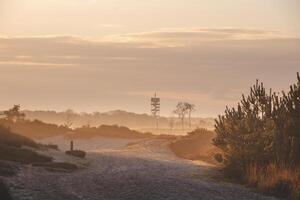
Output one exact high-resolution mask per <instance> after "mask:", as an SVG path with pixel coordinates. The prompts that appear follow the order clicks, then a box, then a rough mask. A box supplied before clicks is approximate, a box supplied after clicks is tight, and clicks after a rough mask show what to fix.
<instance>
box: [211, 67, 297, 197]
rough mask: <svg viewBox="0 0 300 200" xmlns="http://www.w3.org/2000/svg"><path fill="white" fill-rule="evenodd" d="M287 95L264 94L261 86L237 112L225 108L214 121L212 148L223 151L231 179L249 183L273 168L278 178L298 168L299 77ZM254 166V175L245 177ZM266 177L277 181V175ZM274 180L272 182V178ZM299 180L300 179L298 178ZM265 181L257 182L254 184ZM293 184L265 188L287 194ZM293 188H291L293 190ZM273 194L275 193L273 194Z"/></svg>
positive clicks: (238, 107)
mask: <svg viewBox="0 0 300 200" xmlns="http://www.w3.org/2000/svg"><path fill="white" fill-rule="evenodd" d="M297 80H298V81H297V83H296V84H293V85H291V86H290V90H289V92H288V93H285V92H282V96H279V94H278V93H275V92H274V93H272V90H270V92H267V91H266V89H265V87H264V85H263V83H259V82H258V81H257V82H256V84H255V85H254V86H253V87H251V88H250V94H249V95H248V96H244V95H243V96H242V100H241V101H240V103H239V104H238V105H237V108H228V107H226V110H225V114H224V115H223V116H219V118H218V119H217V120H216V125H215V131H216V137H215V138H214V145H216V146H217V147H218V148H219V149H221V150H222V155H223V163H224V165H225V169H224V172H225V173H226V174H227V175H228V176H229V177H231V178H237V179H239V180H246V181H248V182H251V184H252V185H255V184H253V181H251V176H254V177H255V174H258V175H259V176H263V177H264V176H265V175H266V174H268V173H269V171H268V167H269V166H271V165H275V166H276V167H277V168H278V172H277V173H279V174H281V173H284V172H285V169H297V168H299V166H300V156H299V154H300V131H299V130H300V76H299V73H298V74H297ZM253 165H255V166H256V168H257V169H255V170H256V171H255V172H254V171H252V172H251V173H247V170H249V168H251V166H253ZM269 176H275V177H277V174H276V173H271V174H269ZM275 177H273V178H275ZM297 178H298V179H299V177H297ZM266 180H269V179H264V181H259V180H257V184H260V183H263V182H265V181H266ZM295 183H296V182H295V181H291V182H290V181H289V180H285V179H284V180H277V181H276V182H274V183H272V184H270V186H268V187H266V188H269V189H270V188H271V187H274V188H273V190H278V191H282V192H286V193H289V192H290V189H289V188H290V186H288V185H289V184H295ZM295 187H296V186H295V185H293V188H295ZM272 193H274V194H275V193H276V192H272Z"/></svg>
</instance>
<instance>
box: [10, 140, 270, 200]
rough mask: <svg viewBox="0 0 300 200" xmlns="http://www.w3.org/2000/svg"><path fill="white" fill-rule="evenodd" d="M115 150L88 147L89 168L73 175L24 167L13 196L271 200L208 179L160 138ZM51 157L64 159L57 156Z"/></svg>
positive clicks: (39, 198) (202, 169)
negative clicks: (175, 154) (180, 157)
mask: <svg viewBox="0 0 300 200" xmlns="http://www.w3.org/2000/svg"><path fill="white" fill-rule="evenodd" d="M116 146H117V145H115V146H114V149H109V150H108V149H107V148H106V149H101V148H100V149H98V150H96V149H93V150H92V151H90V152H89V154H88V156H87V158H86V160H85V161H80V162H81V164H82V165H83V166H84V165H85V164H87V163H88V164H89V165H88V167H86V168H83V169H80V170H77V171H75V172H72V173H57V172H56V173H54V172H48V171H45V170H44V169H41V168H32V167H26V168H24V169H22V170H21V171H20V173H19V174H18V176H16V177H15V178H14V179H12V180H10V186H11V187H12V188H13V191H12V192H13V196H14V197H15V199H16V200H18V199H22V200H23V199H24V200H25V199H28V200H29V199H34V200H63V199H70V200H77V199H82V200H101V199H109V200H115V199H125V200H126V199H128V200H129V199H138V200H143V199H153V200H156V199H170V200H171V199H172V200H173V199H174V200H176V199H178V200H189V199H205V200H207V199H272V198H268V197H263V196H261V195H258V194H256V193H253V192H250V191H249V190H247V189H244V188H242V187H239V186H236V185H232V184H224V183H222V184H221V183H215V182H213V181H209V180H208V179H206V178H205V176H204V175H205V174H207V172H208V171H211V170H213V169H212V168H211V167H209V166H207V165H205V164H201V165H199V164H195V163H193V162H191V161H187V160H182V159H179V158H177V157H176V156H174V154H173V153H172V152H171V151H170V150H169V149H168V148H167V141H165V140H144V141H139V142H136V143H134V144H132V145H130V146H128V147H124V145H122V146H119V147H116ZM59 154H60V155H59ZM52 155H54V156H55V157H56V158H57V159H64V157H62V156H61V153H57V152H52ZM68 159H69V161H72V162H77V160H74V159H73V160H72V159H70V158H68ZM196 177H197V178H196Z"/></svg>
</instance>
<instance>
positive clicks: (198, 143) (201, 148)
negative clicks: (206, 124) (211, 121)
mask: <svg viewBox="0 0 300 200" xmlns="http://www.w3.org/2000/svg"><path fill="white" fill-rule="evenodd" d="M214 137H215V133H214V132H213V131H210V130H207V129H203V128H199V129H196V130H194V131H192V132H189V133H187V135H185V136H180V137H177V139H176V140H174V141H173V142H172V143H171V144H170V148H171V149H172V151H173V152H174V153H175V154H176V155H177V156H179V157H182V158H185V159H190V160H203V161H206V162H208V163H214V164H216V161H215V159H214V153H216V150H217V149H216V148H215V147H214V146H213V145H212V140H213V138H214Z"/></svg>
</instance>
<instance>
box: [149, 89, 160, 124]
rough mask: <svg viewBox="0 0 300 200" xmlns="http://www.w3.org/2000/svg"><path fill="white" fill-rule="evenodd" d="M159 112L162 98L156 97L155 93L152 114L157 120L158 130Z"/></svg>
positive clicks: (152, 100)
mask: <svg viewBox="0 0 300 200" xmlns="http://www.w3.org/2000/svg"><path fill="white" fill-rule="evenodd" d="M159 111H160V98H158V97H156V93H155V94H154V97H152V98H151V113H152V116H153V117H154V119H155V124H156V128H157V129H158V120H159Z"/></svg>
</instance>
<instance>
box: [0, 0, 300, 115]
mask: <svg viewBox="0 0 300 200" xmlns="http://www.w3.org/2000/svg"><path fill="white" fill-rule="evenodd" d="M299 8H300V3H299V1H297V0H289V1H282V0H265V1H260V0H234V1H233V0H226V1H220V0H210V1H198V0H185V1H183V0H182V1H179V0H177V1H175V0H164V1H161V0H149V1H141V0H85V1H84V0H72V1H61V0H30V1H29V0H1V1H0V92H1V93H2V94H5V95H4V96H2V97H1V99H0V109H6V108H7V107H10V106H11V105H12V104H16V103H20V104H22V105H23V107H24V108H27V109H56V110H64V109H67V108H73V109H75V110H77V111H90V112H91V111H100V112H101V111H107V110H113V109H124V110H129V111H134V112H140V113H144V112H145V113H149V98H150V96H151V95H152V94H153V93H154V92H155V91H157V93H158V95H159V96H160V97H161V98H162V114H163V115H169V114H170V112H171V111H172V109H173V108H174V107H175V105H176V103H177V102H178V101H181V100H186V101H190V102H192V103H194V104H196V105H197V107H198V111H197V113H196V115H198V116H216V115H217V114H220V113H221V112H223V110H224V107H225V105H234V104H235V102H236V101H237V100H238V99H239V97H240V96H241V93H243V92H247V90H248V88H249V86H250V85H251V84H253V83H254V81H255V79H256V78H259V79H261V80H264V81H265V82H266V85H267V86H272V87H273V88H275V89H278V90H281V89H285V88H288V85H289V84H291V83H292V82H294V81H295V80H296V71H300V70H299V66H300V65H299V64H300V53H299V52H300V40H299V37H300V23H299V19H300V16H299V12H298V10H299Z"/></svg>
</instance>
